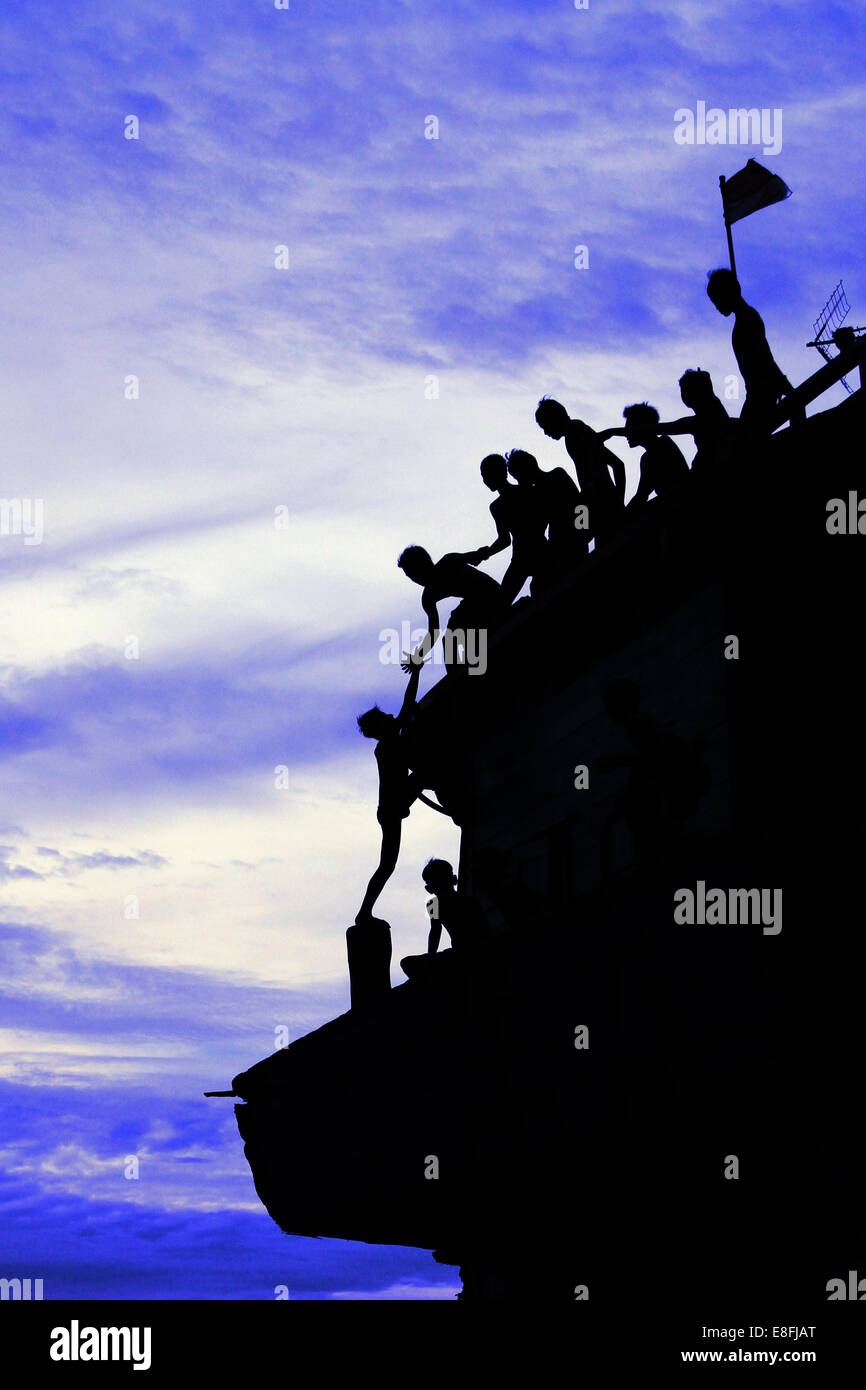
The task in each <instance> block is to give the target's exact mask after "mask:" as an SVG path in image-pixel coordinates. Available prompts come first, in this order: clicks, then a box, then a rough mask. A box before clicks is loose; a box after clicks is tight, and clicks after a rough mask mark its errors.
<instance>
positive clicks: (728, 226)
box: [719, 174, 737, 276]
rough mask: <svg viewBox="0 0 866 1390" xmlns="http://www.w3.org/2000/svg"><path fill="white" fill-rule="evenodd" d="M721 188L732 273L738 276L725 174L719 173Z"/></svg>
mask: <svg viewBox="0 0 866 1390" xmlns="http://www.w3.org/2000/svg"><path fill="white" fill-rule="evenodd" d="M719 189H720V191H721V195H722V215H723V217H724V219H725V231H726V232H727V234H728V254H729V256H730V258H731V273H732V274H733V275H734V276H736V274H737V263H736V261H735V260H734V238H733V237H732V236H731V224H730V222H729V221H728V214H727V212H726V211H725V176H724V174H719Z"/></svg>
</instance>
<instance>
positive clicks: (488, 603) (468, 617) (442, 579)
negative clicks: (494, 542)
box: [397, 545, 508, 661]
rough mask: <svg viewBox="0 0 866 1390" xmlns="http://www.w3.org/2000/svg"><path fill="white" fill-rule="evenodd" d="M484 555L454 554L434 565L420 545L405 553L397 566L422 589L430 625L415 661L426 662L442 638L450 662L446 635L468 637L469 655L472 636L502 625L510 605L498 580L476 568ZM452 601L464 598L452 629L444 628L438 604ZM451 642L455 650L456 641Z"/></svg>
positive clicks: (450, 623)
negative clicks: (453, 598) (449, 599)
mask: <svg viewBox="0 0 866 1390" xmlns="http://www.w3.org/2000/svg"><path fill="white" fill-rule="evenodd" d="M481 554H482V552H481V551H478V550H471V551H467V552H466V553H465V554H458V553H457V552H451V553H449V554H448V555H443V556H442V559H441V560H439V561H438V562H436V563H434V561H433V559H432V558H431V556H430V555H429V553H428V552H427V551H426V550H424V548H423V547H422V546H420V545H410V546H407V548H406V549H405V550H404V551H403V553H402V555H401V556H400V558H399V559H398V561H397V564H398V566H399V568H400V569H401V570H402V571H403V573H404V574H405V575H406V576H407V577H408V578H409V579H412V580H414V582H415V583H416V584H420V585H421V586H422V588H423V593H422V594H421V607H422V608H423V609H424V613H425V615H426V617H427V621H428V624H429V627H428V631H427V635H426V637H425V638H424V639H423V641H422V642H421V643H420V644H419V646H417V647H416V648H415V651H414V652H413V653H412V660H413V661H414V660H416V659H420V660H421V661H424V660H426V658H427V657H428V656H429V654H430V652H431V651H432V650H433V648H434V646H435V645H436V643H437V641H438V640H439V637H440V636H442V637H443V645H444V646H445V651H446V660H448V659H449V655H452V656H453V652H452V653H450V654H449V652H448V646H447V644H446V643H445V642H444V637H445V635H446V634H458V633H462V634H465V635H466V650H467V655H468V650H469V637H468V634H469V632H470V631H474V632H476V633H481V632H484V633H486V632H487V631H488V630H491V629H493V628H495V627H496V626H497V624H498V623H500V622H501V621H502V618H503V617H504V615H505V613H506V612H507V609H508V604H507V603H506V601H505V599H504V597H503V594H502V589H501V588H500V586H499V585H498V584H497V582H496V580H495V579H493V578H492V577H491V576H490V575H489V574H483V573H482V572H481V570H477V569H476V568H475V565H476V564H477V563H478V561H479V559H480V558H481ZM449 597H456V598H460V599H462V602H461V603H458V605H457V607H456V608H455V609H454V611H453V613H452V614H451V616H450V618H449V619H448V626H447V627H446V628H440V626H439V608H438V603H439V600H440V599H443V598H449ZM450 640H451V643H452V646H453V640H454V639H453V637H452V638H451V639H450Z"/></svg>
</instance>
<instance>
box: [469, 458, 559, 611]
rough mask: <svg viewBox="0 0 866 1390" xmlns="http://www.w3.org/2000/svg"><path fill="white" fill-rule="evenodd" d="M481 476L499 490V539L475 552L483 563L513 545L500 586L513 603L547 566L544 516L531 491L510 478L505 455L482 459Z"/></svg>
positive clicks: (494, 507)
mask: <svg viewBox="0 0 866 1390" xmlns="http://www.w3.org/2000/svg"><path fill="white" fill-rule="evenodd" d="M481 477H482V480H483V481H484V484H485V486H486V487H489V488H490V491H491V492H495V493H496V497H495V498H494V500H493V501H492V502H491V503H490V515H491V516H492V517H493V520H494V522H495V523H496V540H495V541H494V542H493V544H492V545H486V546H482V548H481V549H480V550H478V551H476V552H475V554H476V556H477V557H478V560H479V562H480V561H481V560H489V559H490V557H491V556H492V555H498V554H499V553H500V552H501V551H503V550H507V549H508V547H509V546H511V563H510V564H509V566H508V569H507V570H506V571H505V574H504V575H503V576H502V584H501V588H502V596H503V598H504V599H505V600H506V601H507V602H508V603H513V602H514V600H515V599H516V597H517V595H518V594H519V593H520V590H521V589H522V588H523V586H524V584H525V583H526V581H527V579H530V578H532V577H533V576H534V575H537V574H542V575H543V574H544V572H545V570H546V568H547V566H548V563H549V561H548V545H547V540H546V539H545V534H544V533H545V528H546V520H545V515H544V512H543V510H542V508H541V507H540V506H539V505H538V502H537V499H536V498H535V496H534V495H533V494H532V493H527V490H526V489H525V488H523V489H521V488H518V487H517V486H516V485H515V484H514V483H510V482H509V481H508V464H507V462H506V460H505V458H504V457H503V456H502V454H488V455H487V457H486V458H484V459H482V460H481ZM530 592H532V590H531V588H530Z"/></svg>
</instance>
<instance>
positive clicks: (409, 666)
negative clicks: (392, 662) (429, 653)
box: [400, 647, 424, 676]
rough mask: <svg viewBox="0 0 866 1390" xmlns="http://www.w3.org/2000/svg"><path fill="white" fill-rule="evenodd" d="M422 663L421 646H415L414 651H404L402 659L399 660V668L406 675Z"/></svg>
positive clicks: (422, 653)
mask: <svg viewBox="0 0 866 1390" xmlns="http://www.w3.org/2000/svg"><path fill="white" fill-rule="evenodd" d="M423 665H424V652H423V650H422V648H421V647H416V648H415V650H414V652H404V653H403V660H402V661H401V662H400V670H401V671H403V672H404V673H405V674H406V675H407V676H408V675H410V674H411V672H412V671H414V670H415V669H416V668H418V667H420V666H423Z"/></svg>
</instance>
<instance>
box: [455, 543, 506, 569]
mask: <svg viewBox="0 0 866 1390" xmlns="http://www.w3.org/2000/svg"><path fill="white" fill-rule="evenodd" d="M498 549H500V550H501V549H502V547H501V546H499V547H498ZM494 553H495V552H494V548H493V546H490V545H480V546H479V547H478V549H477V550H467V551H466V554H465V555H461V556H460V559H461V560H465V561H466V563H467V565H480V564H481V561H482V560H488V559H489V558H490V556H491V555H493V554H494Z"/></svg>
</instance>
